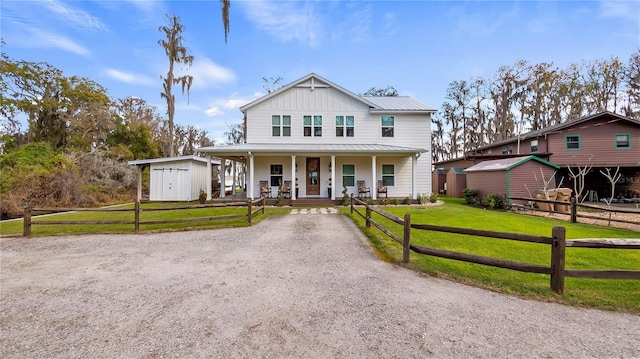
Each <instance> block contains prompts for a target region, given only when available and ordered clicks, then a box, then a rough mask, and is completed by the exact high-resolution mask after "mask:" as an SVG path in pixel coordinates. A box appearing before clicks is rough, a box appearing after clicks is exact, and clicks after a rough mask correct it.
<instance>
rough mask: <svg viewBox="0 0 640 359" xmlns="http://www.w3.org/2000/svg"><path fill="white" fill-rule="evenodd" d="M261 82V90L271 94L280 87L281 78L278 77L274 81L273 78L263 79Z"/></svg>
mask: <svg viewBox="0 0 640 359" xmlns="http://www.w3.org/2000/svg"><path fill="white" fill-rule="evenodd" d="M262 80H263V81H264V84H263V85H262V88H263V89H264V90H265V91H267V93H272V92H274V91H276V90H278V89H279V88H281V87H282V86H280V82H282V77H278V78H277V79H274V78H273V77H269V78H266V77H263V78H262Z"/></svg>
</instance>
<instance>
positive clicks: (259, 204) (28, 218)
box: [22, 197, 266, 237]
mask: <svg viewBox="0 0 640 359" xmlns="http://www.w3.org/2000/svg"><path fill="white" fill-rule="evenodd" d="M265 203H266V201H265V198H264V197H260V198H258V199H255V200H253V201H251V200H248V201H246V202H233V203H214V204H196V205H188V206H176V207H170V206H167V207H148V208H141V207H140V202H136V203H135V204H134V207H133V208H53V207H30V206H28V205H25V206H24V216H23V230H22V236H23V237H29V236H31V227H32V226H33V225H45V226H46V225H87V224H92V225H111V224H132V225H134V230H135V231H136V232H138V231H139V230H140V225H149V224H169V223H194V222H210V221H217V220H224V219H234V218H247V223H248V224H249V225H251V220H252V218H253V216H255V215H256V214H257V213H258V212H262V213H263V214H264V211H265ZM254 206H255V208H254ZM221 207H247V214H228V215H219V216H203V217H191V218H178V219H149V220H141V219H140V213H142V212H154V211H168V210H185V209H203V208H221ZM33 212H48V213H62V212H133V214H134V218H133V220H86V221H72V220H68V221H56V220H52V221H34V220H33V218H32V217H33Z"/></svg>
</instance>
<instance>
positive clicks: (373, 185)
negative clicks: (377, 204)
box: [371, 156, 378, 200]
mask: <svg viewBox="0 0 640 359" xmlns="http://www.w3.org/2000/svg"><path fill="white" fill-rule="evenodd" d="M377 167H378V165H377V161H376V156H371V199H373V200H375V199H376V198H377V197H378V181H377V180H376V178H377V177H378V176H377V174H376V168H377Z"/></svg>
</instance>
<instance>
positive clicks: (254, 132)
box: [247, 87, 431, 198]
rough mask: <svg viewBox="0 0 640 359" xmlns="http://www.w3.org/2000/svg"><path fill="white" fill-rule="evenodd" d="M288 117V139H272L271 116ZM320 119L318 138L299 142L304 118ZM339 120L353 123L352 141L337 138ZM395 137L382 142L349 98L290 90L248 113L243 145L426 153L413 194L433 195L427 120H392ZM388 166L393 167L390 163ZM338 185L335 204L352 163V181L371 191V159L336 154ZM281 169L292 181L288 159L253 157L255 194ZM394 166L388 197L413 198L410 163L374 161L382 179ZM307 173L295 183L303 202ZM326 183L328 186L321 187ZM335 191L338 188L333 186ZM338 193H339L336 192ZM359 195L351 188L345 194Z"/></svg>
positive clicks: (320, 90)
mask: <svg viewBox="0 0 640 359" xmlns="http://www.w3.org/2000/svg"><path fill="white" fill-rule="evenodd" d="M272 115H281V116H282V115H289V116H291V137H283V136H279V137H274V136H272V126H271V116H272ZM305 115H310V116H315V115H321V116H322V126H323V129H322V137H305V136H303V116H305ZM337 115H343V116H354V117H355V131H354V132H355V136H354V137H336V136H335V117H336V116H337ZM388 115H393V116H394V120H395V121H394V122H395V123H394V137H382V131H381V116H382V114H371V113H370V112H369V107H368V106H367V105H366V104H364V103H362V102H359V101H358V100H356V99H353V98H352V97H349V96H347V95H345V94H343V93H342V92H339V91H337V90H334V89H332V88H325V87H316V88H315V89H314V90H313V91H312V90H311V89H310V88H308V87H294V88H292V89H290V90H289V91H286V92H284V93H282V94H280V95H278V96H276V97H274V98H271V99H269V100H267V101H265V102H263V103H260V104H258V105H256V106H254V107H252V108H250V109H249V110H247V143H299V144H300V143H305V144H308V143H319V144H320V143H332V144H336V143H353V144H381V145H397V146H404V147H417V148H423V149H427V150H428V152H426V153H423V154H422V155H421V156H420V158H418V170H417V192H418V193H430V192H431V132H430V125H431V124H430V122H431V119H430V116H429V115H426V114H420V115H417V114H394V113H389V114H388ZM313 157H321V162H322V163H321V170H322V172H321V184H322V186H321V195H320V196H321V197H326V196H327V185H328V182H327V181H328V179H329V177H330V173H329V168H328V162H329V161H330V158H331V157H330V156H313ZM305 161H306V159H305V157H304V156H301V155H300V154H298V156H297V162H298V167H299V171H304V170H305V167H304V166H305V163H306V162H305ZM390 161H391V162H390ZM336 162H337V165H336V167H337V168H336V182H338V183H337V184H334V186H333V188H334V191H336V190H337V191H336V198H340V196H341V195H342V194H341V192H342V183H341V181H342V179H341V178H342V173H341V172H339V171H342V164H343V163H352V164H355V165H356V179H363V180H365V181H366V182H367V186H370V187H371V188H372V190H373V189H374V188H375V185H376V184H375V183H370V182H371V157H369V156H363V157H349V156H344V155H340V154H337V157H336ZM271 163H279V164H282V165H283V167H284V177H285V179H290V178H291V168H290V167H291V157H289V156H287V157H284V158H280V157H276V158H273V157H256V162H255V177H254V178H255V184H254V186H255V187H254V193H255V194H256V197H258V196H259V193H260V191H259V188H258V181H260V180H266V179H268V178H269V165H270V164H271ZM387 163H394V164H396V185H395V186H394V187H393V188H389V193H388V194H389V196H393V197H406V196H408V195H410V194H411V193H412V183H411V176H412V164H411V158H409V157H393V158H391V157H385V156H381V155H378V156H377V167H378V168H377V170H376V175H377V178H378V179H381V178H382V164H387ZM304 176H305V173H300V174H299V175H298V176H297V177H298V179H299V181H300V184H299V187H298V188H299V193H300V194H299V195H300V196H301V197H304V196H306V194H305V190H306V189H305V188H304V182H305V181H304ZM325 182H327V183H325ZM336 185H337V186H336ZM336 187H337V188H336ZM353 191H356V195H357V190H356V189H355V188H350V189H349V193H353ZM273 195H274V196H275V195H277V189H273Z"/></svg>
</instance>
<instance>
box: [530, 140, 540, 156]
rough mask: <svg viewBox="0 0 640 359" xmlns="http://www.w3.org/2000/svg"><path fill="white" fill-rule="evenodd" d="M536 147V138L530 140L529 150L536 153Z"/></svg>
mask: <svg viewBox="0 0 640 359" xmlns="http://www.w3.org/2000/svg"><path fill="white" fill-rule="evenodd" d="M538 149H539V148H538V140H531V150H530V151H529V152H531V153H536V152H538Z"/></svg>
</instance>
